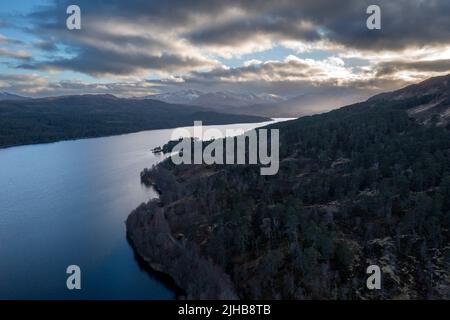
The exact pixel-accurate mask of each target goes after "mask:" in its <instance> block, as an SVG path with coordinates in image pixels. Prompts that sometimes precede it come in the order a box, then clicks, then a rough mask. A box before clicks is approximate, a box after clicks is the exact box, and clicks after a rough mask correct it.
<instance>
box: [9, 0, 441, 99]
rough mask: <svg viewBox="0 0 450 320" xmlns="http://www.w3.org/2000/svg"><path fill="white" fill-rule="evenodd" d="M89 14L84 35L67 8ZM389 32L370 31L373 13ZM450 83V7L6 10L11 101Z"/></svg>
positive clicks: (216, 4)
mask: <svg viewBox="0 0 450 320" xmlns="http://www.w3.org/2000/svg"><path fill="white" fill-rule="evenodd" d="M71 4H76V5H78V6H79V7H80V8H81V26H82V27H81V30H68V29H67V27H66V19H67V17H68V15H67V13H66V9H67V7H68V6H69V5H71ZM372 4H375V5H378V6H379V7H380V8H381V29H380V30H369V29H368V28H367V27H366V20H367V18H368V16H369V15H368V14H367V13H366V9H367V7H368V6H369V5H372ZM448 73H450V1H448V0H426V1H425V0H395V1H392V0H367V1H366V0H342V1H334V0H277V1H262V0H227V1H224V0H201V1H200V0H191V1H190V0H165V1H158V0H127V1H123V0H105V1H102V0H71V1H65V0H60V1H53V0H20V1H1V3H0V91H7V92H11V93H15V94H20V95H26V96H32V97H42V96H55V95H66V94H85V93H110V94H115V95H118V96H145V95H150V94H154V93H160V92H167V91H177V90H184V89H197V90H202V91H208V92H209V91H221V90H229V91H236V92H253V93H270V94H277V95H282V96H286V97H289V96H295V95H299V94H303V93H308V92H321V91H322V90H327V89H331V88H332V89H333V90H335V89H343V90H347V91H346V92H357V93H361V94H362V95H365V96H370V95H372V94H374V93H378V92H381V91H391V90H395V89H397V88H400V87H402V86H405V85H407V84H410V83H415V82H418V81H421V80H424V79H426V78H429V77H432V76H437V75H443V74H448Z"/></svg>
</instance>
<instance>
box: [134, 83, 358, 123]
mask: <svg viewBox="0 0 450 320" xmlns="http://www.w3.org/2000/svg"><path fill="white" fill-rule="evenodd" d="M365 98H366V96H365V95H364V94H361V93H358V92H357V91H356V92H355V90H349V89H345V88H335V89H332V88H330V89H327V90H323V91H315V92H311V93H305V94H301V95H298V96H295V97H292V98H285V97H281V96H279V95H275V94H269V93H261V94H255V93H236V92H230V91H223V92H208V93H205V92H202V91H198V90H182V91H176V92H169V93H161V94H155V95H150V96H146V97H141V98H140V99H154V100H159V101H164V102H168V103H176V104H189V105H195V106H201V107H204V108H208V109H211V110H214V111H218V112H225V113H233V114H248V115H259V116H265V117H300V116H305V115H311V114H314V113H321V112H326V111H330V110H332V109H336V108H338V107H341V106H344V105H347V104H350V103H354V102H357V101H361V100H364V99H365Z"/></svg>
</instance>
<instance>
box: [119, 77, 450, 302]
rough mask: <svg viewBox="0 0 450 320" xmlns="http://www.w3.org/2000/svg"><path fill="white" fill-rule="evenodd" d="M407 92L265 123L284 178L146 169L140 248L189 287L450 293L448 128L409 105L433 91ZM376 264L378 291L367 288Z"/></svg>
mask: <svg viewBox="0 0 450 320" xmlns="http://www.w3.org/2000/svg"><path fill="white" fill-rule="evenodd" d="M446 86H447V87H445V90H446V91H445V92H443V93H442V94H441V96H439V97H438V98H439V99H440V101H441V100H442V97H446V96H447V95H448V92H449V90H448V82H447V84H446ZM401 97H402V98H401V99H400V98H395V99H394V98H392V96H389V97H388V98H385V97H384V96H383V97H378V98H373V99H369V100H368V101H366V102H362V103H358V104H355V105H351V106H348V107H344V108H341V109H338V110H335V111H332V112H329V113H326V114H321V115H315V116H309V117H303V118H300V119H297V120H293V121H289V122H284V123H277V124H273V125H271V126H269V128H279V129H280V145H281V147H280V148H281V149H280V170H279V173H278V174H277V175H275V176H261V175H260V174H259V168H258V165H245V166H242V165H178V166H175V165H174V164H173V163H172V162H171V161H170V159H168V160H166V161H164V162H163V163H161V164H160V165H157V166H155V167H153V168H151V169H148V170H145V171H144V172H143V175H142V176H143V180H144V181H151V182H152V183H155V184H156V185H157V186H158V190H160V191H161V195H160V198H159V199H158V200H152V201H150V202H149V203H146V204H142V205H141V206H140V207H139V208H137V209H136V210H135V211H134V212H133V213H132V214H131V215H130V216H129V218H128V221H127V230H128V234H129V237H130V238H131V240H132V242H133V245H134V247H135V248H136V250H137V252H138V253H139V254H140V255H141V256H143V257H145V259H146V260H147V261H150V262H151V264H153V265H158V268H159V270H162V271H164V272H166V273H168V274H169V275H171V276H172V278H173V279H174V280H175V282H176V283H177V284H178V285H179V286H180V287H181V288H183V289H184V290H185V292H186V296H187V297H188V298H213V299H214V298H240V299H437V298H441V299H442V298H443V299H449V298H450V271H449V270H450V233H449V228H450V126H449V125H442V123H440V124H439V122H438V121H434V120H433V119H436V118H439V115H432V117H431V120H430V121H426V122H422V121H418V120H417V119H415V118H414V117H413V116H411V113H410V112H409V111H410V110H411V108H414V107H417V106H421V105H424V104H427V103H430V101H433V100H434V99H436V98H437V97H436V93H433V94H429V93H428V92H424V93H423V94H417V93H415V94H414V95H405V94H403V95H402V96H401ZM447 105H448V104H447ZM422 120H423V119H422ZM438 124H439V125H438ZM373 264H375V265H378V266H380V268H381V270H382V289H381V290H368V289H367V287H366V279H367V274H366V268H367V267H368V266H369V265H373ZM187 270H188V271H189V273H188V271H187ZM191 274H192V275H191ZM199 275H202V276H199Z"/></svg>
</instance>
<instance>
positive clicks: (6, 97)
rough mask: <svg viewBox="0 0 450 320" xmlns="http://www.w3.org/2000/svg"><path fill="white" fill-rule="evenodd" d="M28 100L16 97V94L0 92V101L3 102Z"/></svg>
mask: <svg viewBox="0 0 450 320" xmlns="http://www.w3.org/2000/svg"><path fill="white" fill-rule="evenodd" d="M25 99H29V98H27V97H22V96H18V95H16V94H12V93H9V92H6V91H0V101H4V100H25Z"/></svg>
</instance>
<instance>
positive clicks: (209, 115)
mask: <svg viewBox="0 0 450 320" xmlns="http://www.w3.org/2000/svg"><path fill="white" fill-rule="evenodd" d="M195 120H202V121H203V122H204V124H227V123H239V122H261V121H266V120H267V118H263V117H256V116H243V115H232V114H220V113H216V112H212V111H210V110H206V109H203V108H199V107H193V106H185V105H173V104H168V103H164V102H160V101H155V100H135V99H120V98H117V97H115V96H112V95H84V96H65V97H55V98H42V99H28V100H20V101H0V148H1V147H8V146H14V145H23V144H32V143H44V142H54V141H59V140H67V139H79V138H91V137H100V136H107V135H116V134H123V133H130V132H137V131H142V130H152V129H163V128H174V127H179V126H191V125H193V123H194V121H195Z"/></svg>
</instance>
